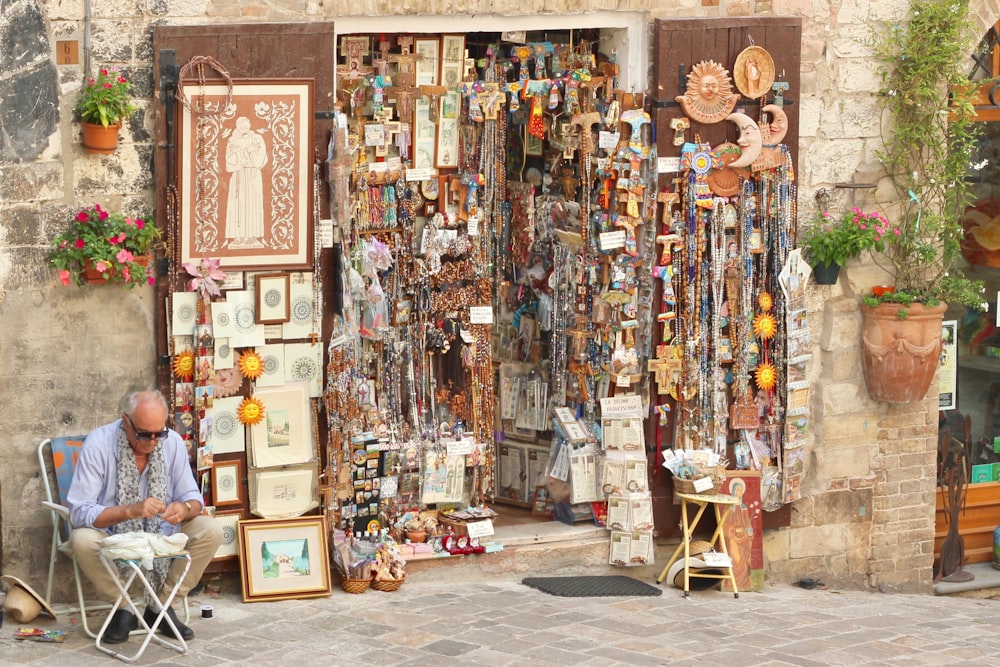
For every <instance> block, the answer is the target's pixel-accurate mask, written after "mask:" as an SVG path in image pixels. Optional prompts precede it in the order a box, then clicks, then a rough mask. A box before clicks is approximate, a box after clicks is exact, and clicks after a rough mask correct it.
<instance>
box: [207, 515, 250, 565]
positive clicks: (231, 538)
mask: <svg viewBox="0 0 1000 667" xmlns="http://www.w3.org/2000/svg"><path fill="white" fill-rule="evenodd" d="M242 518H243V512H242V511H240V510H235V511H231V512H216V513H215V520H216V521H218V522H219V524H221V525H222V543H221V544H219V548H218V549H216V551H215V556H213V557H212V560H226V559H229V558H236V557H237V556H238V555H239V551H240V548H239V535H240V519H242Z"/></svg>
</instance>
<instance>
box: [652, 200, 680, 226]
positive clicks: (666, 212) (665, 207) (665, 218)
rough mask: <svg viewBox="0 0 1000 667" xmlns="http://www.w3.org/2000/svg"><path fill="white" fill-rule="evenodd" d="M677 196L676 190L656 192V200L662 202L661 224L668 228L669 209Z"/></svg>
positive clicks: (669, 219)
mask: <svg viewBox="0 0 1000 667" xmlns="http://www.w3.org/2000/svg"><path fill="white" fill-rule="evenodd" d="M677 200H678V196H677V193H676V192H658V193H656V201H658V202H660V203H661V204H663V224H664V225H666V226H667V229H669V228H670V221H671V215H670V209H672V208H673V206H674V204H675V203H676V202H677Z"/></svg>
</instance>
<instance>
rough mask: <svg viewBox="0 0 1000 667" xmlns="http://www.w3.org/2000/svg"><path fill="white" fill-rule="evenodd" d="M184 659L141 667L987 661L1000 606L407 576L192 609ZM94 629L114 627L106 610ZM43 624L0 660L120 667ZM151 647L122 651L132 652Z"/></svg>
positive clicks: (153, 659) (0, 641)
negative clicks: (204, 614)
mask: <svg viewBox="0 0 1000 667" xmlns="http://www.w3.org/2000/svg"><path fill="white" fill-rule="evenodd" d="M190 604H191V605H192V616H197V612H198V609H199V608H200V606H201V605H202V604H211V605H212V606H213V607H214V615H213V618H211V619H202V618H200V617H198V618H192V621H191V627H192V628H193V629H194V631H195V633H196V637H195V639H194V640H193V641H191V642H190V643H189V651H188V653H187V654H186V655H179V654H177V653H174V652H172V651H170V650H168V649H165V648H163V647H161V646H158V645H155V644H152V645H150V646H149V647H148V648H147V650H146V652H145V654H144V655H143V656H142V657H141V658H140V659H139V660H138V662H137V663H136V664H139V665H153V664H158V665H178V666H183V667H200V666H201V665H205V666H210V665H212V666H214V665H258V664H260V665H263V664H278V665H286V666H289V667H319V666H320V665H322V666H324V667H326V666H327V665H330V664H339V665H380V666H381V665H421V666H426V665H444V664H462V665H490V666H500V665H518V666H523V665H547V666H551V665H570V666H574V667H575V666H577V665H581V666H582V665H666V664H677V665H707V666H711V665H720V666H722V665H726V666H748V667H749V666H755V667H759V666H765V665H768V666H771V665H773V666H776V667H777V666H782V667H784V666H789V665H794V666H798V667H808V666H813V665H814V666H816V667H820V666H825V665H844V666H850V665H900V666H902V665H908V666H909V665H969V666H972V665H976V666H977V667H981V666H982V665H984V664H988V663H989V661H990V660H991V659H992V658H990V657H989V656H994V657H995V656H996V655H997V653H998V651H1000V635H998V634H997V632H996V630H997V627H998V626H1000V601H998V600H994V599H987V598H978V599H977V598H963V597H950V596H933V595H905V594H886V593H868V592H861V591H836V590H818V589H817V590H811V591H807V590H803V589H800V588H797V587H794V586H789V585H774V586H768V587H767V588H766V589H765V591H764V592H762V593H743V594H741V595H740V597H739V599H734V598H733V596H732V594H729V593H722V592H720V591H697V592H693V593H692V594H691V597H690V599H688V600H685V599H684V597H683V595H682V593H681V592H680V591H679V590H678V589H676V588H673V587H669V586H664V594H663V595H662V596H660V597H641V598H621V597H599V598H558V597H553V596H549V595H546V594H545V593H541V592H540V591H537V590H535V589H533V588H529V587H527V586H524V585H522V584H520V582H519V580H516V579H510V578H507V579H503V578H497V579H495V580H493V581H489V582H484V581H473V582H462V581H453V582H449V581H443V580H442V578H441V577H440V576H437V573H436V574H435V575H434V576H430V575H428V576H427V578H426V579H423V578H422V577H421V576H419V575H417V576H410V577H407V582H406V584H404V585H403V587H402V588H401V589H400V590H399V591H397V592H394V593H384V592H380V591H375V590H374V589H370V590H369V591H367V592H365V593H363V594H361V595H349V594H347V593H344V592H343V591H341V590H340V589H339V588H338V589H335V590H334V592H333V594H332V595H331V596H330V597H328V598H320V599H311V600H287V601H282V602H260V603H251V604H244V603H243V602H242V600H241V597H240V595H239V593H238V592H233V593H230V592H223V593H221V594H218V595H209V594H206V593H202V594H200V595H198V596H193V597H192V598H191V599H190ZM94 620H95V622H94V625H98V626H99V625H100V621H101V620H102V619H101V618H100V617H97V616H95V619H94ZM33 625H37V626H38V627H42V628H45V629H56V630H62V631H63V632H65V633H66V641H65V642H64V643H62V644H45V643H35V642H23V641H18V640H15V639H14V638H13V633H14V632H15V631H16V629H17V625H16V624H14V623H13V622H12V621H10V619H8V622H7V624H5V625H4V626H3V627H2V628H0V665H4V666H11V667H14V666H21V665H24V666H32V667H33V666H38V667H49V666H52V667H64V666H65V665H72V667H90V666H91V665H104V666H107V665H114V664H120V663H119V662H118V661H117V660H115V659H114V658H112V657H110V656H107V655H105V654H103V653H101V652H99V651H98V650H97V649H96V648H95V647H94V642H93V640H91V639H89V638H87V636H86V635H85V634H84V633H83V630H82V629H81V627H80V625H79V620H78V618H77V616H76V615H67V614H62V615H60V617H59V619H58V620H57V621H55V622H53V621H51V620H45V619H44V618H39V619H37V620H36V622H35V623H34V624H33ZM138 641H139V638H136V637H133V638H132V639H131V640H130V641H129V643H127V644H125V645H124V647H123V650H125V651H127V652H133V651H134V650H135V648H136V647H137V646H138Z"/></svg>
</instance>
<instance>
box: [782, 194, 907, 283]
mask: <svg viewBox="0 0 1000 667" xmlns="http://www.w3.org/2000/svg"><path fill="white" fill-rule="evenodd" d="M818 217H819V219H818V220H817V221H816V222H814V223H813V225H812V227H810V228H809V229H807V230H806V232H805V233H804V234H803V236H802V239H801V241H800V242H799V245H800V246H801V247H802V249H803V252H804V254H805V258H806V260H807V261H808V262H809V265H810V266H812V267H813V278H814V279H815V281H816V284H817V285H833V284H834V283H836V282H837V276H838V275H839V274H840V267H842V266H843V265H844V264H845V263H846V262H847V260H849V259H851V258H853V257H857V256H858V255H860V254H861V253H862V252H864V251H865V250H871V249H875V250H882V249H883V247H884V244H885V241H886V239H885V237H886V236H889V237H890V238H891V237H892V235H893V234H898V233H899V230H898V229H896V228H894V227H892V226H891V225H890V224H889V221H888V220H886V219H885V216H884V215H882V214H881V213H879V212H878V211H872V212H870V213H865V212H864V211H862V210H861V209H860V208H857V207H855V208H853V209H851V210H850V211H848V212H846V213H842V214H841V215H840V216H837V217H834V216H833V215H831V214H830V212H829V211H823V212H822V213H820V214H819V216H818Z"/></svg>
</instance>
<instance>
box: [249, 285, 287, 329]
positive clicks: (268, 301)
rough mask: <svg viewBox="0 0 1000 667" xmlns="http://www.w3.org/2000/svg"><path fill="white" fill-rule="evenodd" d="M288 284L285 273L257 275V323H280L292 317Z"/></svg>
mask: <svg viewBox="0 0 1000 667" xmlns="http://www.w3.org/2000/svg"><path fill="white" fill-rule="evenodd" d="M288 284H289V277H288V274H287V273H263V274H259V275H258V276H257V310H256V311H255V312H256V315H257V324H282V323H284V322H287V321H288V320H290V319H291V318H292V316H291V307H290V305H289V301H288Z"/></svg>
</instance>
